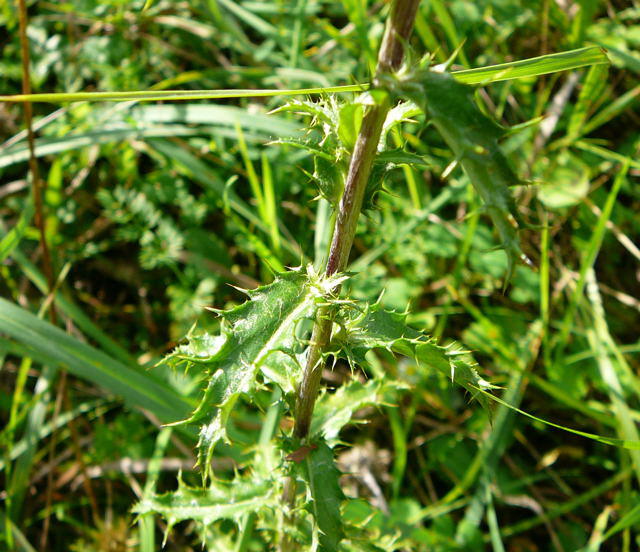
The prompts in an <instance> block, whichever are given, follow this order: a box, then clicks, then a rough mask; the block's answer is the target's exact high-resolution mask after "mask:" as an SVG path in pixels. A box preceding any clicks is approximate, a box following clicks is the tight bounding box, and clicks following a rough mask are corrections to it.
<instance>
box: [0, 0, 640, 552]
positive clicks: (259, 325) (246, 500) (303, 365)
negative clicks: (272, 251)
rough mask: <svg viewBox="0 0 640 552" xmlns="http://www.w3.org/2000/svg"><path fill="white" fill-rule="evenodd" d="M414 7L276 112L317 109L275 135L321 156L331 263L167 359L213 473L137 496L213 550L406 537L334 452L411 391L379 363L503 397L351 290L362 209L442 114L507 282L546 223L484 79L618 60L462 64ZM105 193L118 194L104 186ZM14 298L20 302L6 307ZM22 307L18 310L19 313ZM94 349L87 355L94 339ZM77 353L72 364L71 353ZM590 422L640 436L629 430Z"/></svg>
mask: <svg viewBox="0 0 640 552" xmlns="http://www.w3.org/2000/svg"><path fill="white" fill-rule="evenodd" d="M418 7H419V0H394V1H393V2H392V3H391V5H390V9H389V15H388V19H387V22H386V28H385V33H384V37H383V39H382V43H381V45H380V50H379V53H378V60H377V67H376V70H375V74H374V75H373V78H372V81H371V83H368V84H365V85H358V86H351V87H337V88H334V89H323V90H305V91H300V90H297V91H296V90H293V91H289V95H294V94H301V93H302V92H305V93H315V92H321V93H322V94H323V96H322V97H321V98H320V99H316V100H301V99H295V100H291V101H289V102H288V103H286V104H285V105H283V106H281V107H279V108H278V109H276V110H275V111H274V112H278V111H287V112H295V113H297V114H301V115H302V116H305V117H307V118H308V120H309V125H308V126H309V131H310V132H309V133H308V134H307V135H306V136H305V137H303V138H295V139H294V138H291V139H285V138H281V139H279V140H277V141H275V143H280V144H288V145H290V146H292V147H296V148H302V149H304V150H306V151H307V152H308V153H309V154H310V155H312V156H313V167H314V170H313V173H308V176H309V177H310V179H311V181H313V182H314V183H315V184H316V185H317V187H318V196H320V197H321V198H322V199H323V201H326V202H327V203H328V204H329V205H330V207H331V209H332V216H331V217H330V220H331V221H332V222H333V229H332V233H331V239H330V244H329V247H328V251H327V255H326V262H324V263H322V266H319V263H316V264H315V265H313V264H311V263H308V264H306V263H303V265H302V266H299V267H296V268H289V269H285V270H282V271H276V273H275V275H274V279H273V281H272V282H271V283H269V284H267V285H264V286H260V287H257V288H255V289H243V290H242V291H243V292H244V293H245V294H246V295H247V300H246V301H245V302H244V303H242V304H240V305H239V306H236V307H233V308H230V309H227V310H218V309H211V310H212V311H213V313H214V314H213V315H215V316H217V317H218V318H219V321H220V331H219V333H217V334H210V333H207V332H204V331H202V330H200V329H198V328H194V329H193V330H192V331H191V332H190V333H189V335H187V337H186V339H185V340H184V343H182V344H181V345H179V346H178V347H177V348H176V349H175V350H174V351H173V352H171V353H170V354H169V355H168V357H166V359H165V360H164V361H163V362H164V363H165V364H167V365H169V366H171V367H173V368H175V369H178V370H183V369H184V370H188V371H190V372H191V373H196V374H200V375H201V377H202V387H203V389H202V392H201V397H200V401H199V403H198V405H197V407H196V408H195V410H193V412H192V413H191V414H190V415H189V416H188V417H186V418H184V419H180V420H178V419H175V420H173V421H172V423H170V424H168V425H170V426H187V427H189V426H191V425H194V424H195V425H198V426H199V433H198V442H197V450H198V454H197V466H198V468H199V470H200V473H201V475H202V484H201V485H200V486H197V487H193V486H189V485H188V484H187V483H185V482H184V481H183V480H182V477H180V478H179V483H178V489H177V490H176V491H173V492H170V493H165V494H153V493H146V494H145V496H144V497H143V498H142V499H141V500H140V502H139V503H138V504H137V505H136V506H135V508H134V511H135V512H136V513H137V514H138V515H139V516H141V517H144V516H145V515H147V514H159V515H161V516H162V517H163V518H165V520H166V522H167V533H168V532H170V531H171V530H172V528H173V527H174V526H175V525H176V524H177V523H179V522H182V521H193V522H195V523H196V525H197V527H198V530H199V534H200V537H201V539H202V541H203V543H204V544H205V545H206V546H208V547H209V548H210V549H211V550H214V549H215V550H217V549H226V550H231V549H235V550H247V549H249V548H248V547H249V544H248V543H249V542H250V540H251V538H252V533H253V532H254V530H255V531H258V530H259V531H260V537H259V540H260V541H261V542H262V543H263V544H264V545H265V546H268V547H271V548H276V547H277V548H278V549H279V550H281V551H288V550H299V549H303V548H310V549H312V550H322V551H326V552H332V551H338V550H345V551H347V550H354V551H355V550H372V551H375V550H399V549H402V548H403V547H406V546H410V545H408V544H407V543H406V542H404V541H403V537H402V535H400V533H399V532H397V531H394V530H393V529H385V530H382V529H380V528H379V527H378V528H375V529H370V528H368V527H367V519H368V517H371V516H373V515H374V513H375V511H374V509H373V508H372V507H370V506H367V507H365V508H364V510H363V511H357V508H360V507H361V506H362V505H361V504H359V503H356V501H353V500H351V499H349V498H348V497H346V496H345V494H344V493H343V491H342V488H341V485H340V481H339V479H340V475H341V474H340V471H339V469H338V467H337V464H336V453H335V449H336V447H337V446H340V445H342V444H343V443H342V442H341V441H340V435H341V431H342V430H343V428H344V427H345V426H347V425H348V424H350V423H351V422H352V418H353V415H354V413H355V412H357V411H358V410H360V409H362V408H364V407H370V406H374V407H379V406H382V405H388V404H392V403H393V401H394V400H395V399H396V398H397V396H398V394H399V392H400V391H402V390H406V389H408V388H409V389H410V387H411V381H410V378H405V377H402V376H401V375H399V374H398V373H397V371H391V370H390V371H389V373H387V372H386V371H385V370H384V369H383V368H384V366H385V365H389V364H393V363H396V362H401V361H400V359H401V358H403V359H404V361H405V362H408V363H410V364H411V365H412V367H414V369H415V371H417V372H419V373H420V374H436V375H438V377H442V378H444V379H446V381H447V382H450V383H451V384H452V385H456V386H459V387H460V388H462V392H463V393H464V395H465V396H466V397H467V398H468V399H469V400H474V401H476V403H477V404H478V406H479V407H481V408H489V406H490V403H491V402H492V401H498V402H501V403H503V404H504V402H503V401H502V400H501V399H498V398H497V397H494V396H493V395H492V390H493V389H495V387H494V386H493V385H492V384H491V383H489V382H488V381H487V380H486V379H485V378H484V377H483V376H482V375H481V369H480V368H479V367H478V366H477V364H476V362H475V361H474V359H473V356H472V354H471V352H470V351H468V350H467V349H466V348H465V347H464V346H462V345H460V344H457V343H452V342H449V343H448V344H446V345H444V344H442V343H439V342H438V340H436V339H435V338H433V337H432V336H430V335H427V334H426V333H425V332H423V331H421V329H420V328H419V327H417V326H416V325H412V324H409V323H408V321H407V318H408V313H407V312H405V313H399V312H395V311H392V310H387V309H385V308H384V307H383V305H382V303H381V302H380V301H377V302H367V301H364V300H359V299H356V298H355V297H350V296H349V294H348V293H347V292H345V290H344V289H343V288H345V287H347V286H346V285H345V284H346V283H347V282H348V281H349V279H351V278H354V277H355V276H356V275H354V274H353V273H352V272H350V271H349V257H350V252H351V249H352V246H353V242H354V238H355V236H356V232H357V229H358V220H359V217H360V215H361V213H362V211H363V210H367V209H375V208H376V201H375V200H376V196H377V195H378V194H379V193H381V191H383V185H384V181H385V178H386V176H387V175H388V173H389V172H390V171H391V170H392V169H394V168H396V167H398V166H401V165H411V166H415V167H420V168H423V169H424V168H425V167H426V168H429V165H430V161H429V159H427V158H425V157H421V156H419V155H416V154H414V153H412V152H410V151H408V150H406V149H405V148H402V147H398V146H397V144H396V145H395V146H393V147H392V146H391V145H390V144H391V140H390V136H391V135H392V134H393V133H394V132H395V131H397V130H398V129H399V128H400V127H401V125H403V124H404V123H406V122H408V121H411V122H413V123H414V124H415V123H418V124H421V125H423V126H427V125H433V126H434V127H435V129H436V130H437V132H438V134H439V136H440V138H441V140H442V142H443V144H444V145H445V146H446V147H447V148H448V149H449V150H450V153H451V158H450V164H449V168H448V169H447V170H446V171H445V173H444V174H441V175H440V177H441V178H442V180H443V181H446V177H447V176H448V174H450V173H451V172H452V171H453V170H455V168H456V167H457V166H458V165H459V166H460V167H461V169H462V171H463V172H464V175H466V178H467V179H468V181H469V182H470V183H471V185H472V186H473V188H474V190H475V192H476V193H477V196H478V198H479V202H480V203H481V205H482V211H483V212H485V213H486V214H487V215H488V216H489V217H490V219H491V221H492V223H493V226H494V229H495V233H496V234H497V236H498V239H499V242H500V245H499V246H498V247H499V248H500V249H502V250H504V253H505V255H506V259H507V270H506V273H505V274H504V276H503V281H504V286H505V288H506V286H507V285H508V283H509V281H510V280H511V278H512V277H513V274H514V271H515V268H516V266H517V264H518V263H531V261H529V259H528V257H527V256H526V255H525V253H524V252H523V247H522V245H521V232H522V231H523V230H524V229H527V228H529V229H531V228H535V227H532V226H531V225H528V224H527V223H526V222H524V221H523V217H522V216H521V215H520V213H519V209H518V205H517V199H516V195H515V193H514V190H515V189H516V188H517V187H518V186H526V185H527V184H526V182H525V179H524V178H522V177H521V176H519V175H518V171H517V169H516V166H517V164H516V163H515V162H514V160H512V159H510V158H509V155H508V154H507V153H506V151H505V149H504V148H503V143H504V140H505V138H506V137H507V136H509V135H511V134H513V133H514V132H518V131H519V130H521V128H522V127H518V128H516V129H507V128H504V127H503V126H501V125H499V124H498V123H497V122H496V121H495V120H494V119H493V118H492V117H491V115H490V114H488V113H487V109H486V106H483V105H482V104H481V103H480V102H479V101H478V98H477V97H476V93H475V88H474V87H473V85H483V84H490V83H492V82H495V81H500V80H508V79H514V78H519V77H522V76H525V77H535V76H537V75H540V74H543V73H549V72H554V71H560V70H567V69H573V68H577V67H582V66H588V65H590V66H597V65H602V64H605V63H607V59H606V57H605V56H604V54H603V53H602V51H601V50H600V49H598V48H585V49H581V50H576V51H574V52H569V53H566V54H562V55H559V56H556V57H554V56H546V57H545V58H544V59H533V60H524V61H522V62H514V63H510V64H505V65H504V66H495V67H488V68H481V69H475V70H466V71H452V70H451V69H452V63H453V61H454V60H453V59H451V60H450V61H449V62H448V63H445V64H441V65H436V64H435V62H434V58H433V56H432V55H430V54H427V55H426V56H424V57H423V58H422V60H420V61H416V60H415V54H414V52H411V50H410V48H409V44H410V40H411V33H412V29H413V26H414V20H415V17H416V12H417V10H418ZM354 91H357V92H358V93H359V95H358V96H357V97H356V98H355V99H351V100H344V99H341V98H340V97H339V96H338V95H336V94H334V93H335V92H354ZM262 92H265V91H262ZM252 94H253V95H263V96H264V95H284V94H283V93H282V91H269V92H268V94H267V93H266V92H265V93H257V92H255V91H253V92H252V91H242V92H235V93H234V92H233V91H231V92H230V91H213V92H212V91H195V92H181V91H165V92H138V93H100V94H96V95H94V96H91V95H90V94H82V93H79V94H70V95H64V94H61V95H54V96H55V97H53V96H51V95H45V96H40V97H38V95H27V96H16V97H0V100H6V101H27V102H29V101H33V100H37V99H41V100H46V101H72V100H85V99H106V100H131V99H137V100H160V99H162V100H183V99H206V98H214V99H215V98H220V97H240V96H250V95H252ZM329 94H331V95H329ZM535 123H536V121H533V122H532V123H531V124H535ZM312 131H313V132H312ZM445 185H446V183H445ZM225 193H226V190H225ZM230 195H231V199H230V200H229V202H228V205H230V206H231V207H230V209H231V210H235V211H237V212H241V213H243V214H245V213H246V212H247V209H246V206H245V205H244V204H243V203H241V202H240V201H239V199H238V198H237V197H236V196H235V195H233V194H232V193H230ZM102 199H103V200H104V203H108V202H111V203H115V200H113V199H111V198H110V196H109V194H106V193H105V194H103V197H102ZM276 237H277V232H276ZM276 241H277V240H276V239H274V243H275V242H276ZM13 308H14V309H15V308H16V307H13ZM6 309H7V312H9V311H10V309H11V307H8V306H7V307H6ZM11 312H14V313H15V311H11ZM213 315H212V316H213ZM22 316H24V315H22ZM8 318H11V317H8ZM14 318H15V320H18V318H19V315H18V314H16V315H15V316H14ZM25 325H26V323H22V326H20V324H18V322H15V323H13V325H12V322H11V321H10V320H9V321H7V322H6V323H5V326H4V327H3V330H4V331H6V332H7V333H8V334H10V335H12V336H13V337H14V338H15V339H16V340H23V341H24V342H25V343H26V345H27V346H34V343H35V342H33V341H32V342H29V341H28V340H29V339H33V336H31V334H28V333H25V334H24V335H21V333H20V332H21V330H22V329H23V327H24V326H25ZM34 327H36V328H40V326H37V325H35V324H34ZM43 331H44V330H43ZM53 354H54V353H52V355H53ZM83 354H84V356H85V357H86V356H89V355H88V354H86V351H83ZM381 359H382V360H381ZM64 361H66V362H68V360H67V359H66V358H65V359H64ZM338 363H346V364H347V365H348V366H349V367H350V369H351V373H352V374H353V375H354V377H353V378H352V379H351V380H350V381H347V382H346V383H344V384H343V385H342V386H341V387H339V388H338V389H337V390H336V391H335V392H330V391H329V390H328V389H326V388H323V387H322V377H323V374H325V373H326V371H330V370H332V369H333V367H334V366H336V365H337V364H338ZM70 366H71V369H74V366H75V365H74V364H72V363H70ZM381 366H382V367H383V368H381ZM75 369H77V370H78V371H79V370H80V369H78V368H75ZM98 370H99V368H98ZM98 374H99V375H101V373H100V372H98ZM356 375H359V376H360V377H356ZM104 381H105V382H106V383H104V385H105V386H106V387H109V385H111V386H112V387H115V386H116V384H114V383H112V382H111V380H109V379H108V378H105V380H104ZM139 387H144V386H143V385H142V384H140V385H139ZM265 390H268V392H270V393H271V399H270V402H269V404H268V405H266V407H265V405H264V404H262V403H261V402H260V400H259V397H262V396H264V391H265ZM157 395H158V398H157V400H156V401H155V402H154V401H153V400H150V401H149V402H148V403H145V404H144V406H145V408H148V409H150V410H154V409H157V410H162V409H165V410H166V408H165V407H167V406H175V405H171V404H170V403H171V395H170V393H167V394H166V396H165V395H162V393H161V392H160V391H158V393H157ZM154 400H155V399H154ZM239 401H240V402H248V403H252V404H254V405H255V406H256V407H257V408H264V410H266V412H265V413H264V416H263V424H262V428H261V431H260V436H259V439H258V442H257V443H255V446H253V447H252V448H251V451H250V456H251V460H250V462H249V466H250V467H246V468H244V469H239V470H237V471H236V473H235V477H234V478H233V479H231V480H223V479H222V478H220V477H219V475H218V474H217V473H216V471H215V469H214V468H213V465H214V459H215V455H216V452H217V450H220V447H223V446H224V445H225V444H229V443H231V442H232V441H233V439H234V437H233V432H232V431H231V430H230V425H231V423H230V420H231V418H232V414H233V410H234V408H235V407H236V406H237V405H238V404H239ZM507 406H508V405H507ZM182 407H184V405H183V404H181V405H178V406H176V407H175V408H174V409H172V410H171V415H172V416H173V414H174V412H175V411H180V410H184V408H182ZM536 419H537V418H536ZM578 433H580V432H578ZM580 434H581V435H584V436H588V437H591V438H596V439H597V440H600V441H602V442H608V443H610V444H616V445H620V446H627V447H628V448H633V445H632V444H630V443H628V442H625V443H622V442H617V441H615V440H613V439H609V440H606V439H602V438H599V437H598V436H593V435H587V434H585V433H580ZM479 469H480V468H476V471H475V472H473V473H474V474H477V473H478V470H479ZM471 471H473V470H470V472H471ZM461 488H462V487H461ZM224 520H230V521H232V522H234V523H235V525H236V526H237V531H236V532H232V534H233V537H230V536H229V535H227V534H225V535H220V534H217V533H216V530H215V528H216V527H217V526H218V525H217V524H218V523H219V522H221V521H224Z"/></svg>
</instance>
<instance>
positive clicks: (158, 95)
mask: <svg viewBox="0 0 640 552" xmlns="http://www.w3.org/2000/svg"><path fill="white" fill-rule="evenodd" d="M602 63H609V60H608V58H607V56H606V54H605V52H604V50H603V49H602V48H600V47H598V46H590V47H587V48H579V49H577V50H570V51H567V52H560V53H557V54H548V55H546V56H540V57H535V58H531V59H525V60H520V61H513V62H509V63H501V64H499V65H491V66H488V67H478V68H475V69H465V70H464V71H457V72H454V73H453V75H454V76H455V77H456V78H457V79H458V80H459V81H460V82H463V83H465V84H488V83H490V82H498V81H504V80H510V79H521V78H528V77H537V76H539V75H544V74H548V73H556V72H558V71H567V70H570V69H577V68H579V67H585V66H588V65H597V64H602ZM368 86H369V85H368V84H350V85H346V86H329V87H317V88H300V89H296V90H293V89H289V90H278V89H257V90H135V91H131V92H70V93H64V92H63V93H55V94H16V95H13V96H0V102H49V103H67V102H81V101H93V102H96V101H98V102H104V101H116V102H124V101H158V100H182V101H184V100H219V99H224V98H257V97H265V96H298V95H310V94H330V93H341V92H361V91H363V90H366V89H367V88H368Z"/></svg>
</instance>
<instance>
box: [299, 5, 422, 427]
mask: <svg viewBox="0 0 640 552" xmlns="http://www.w3.org/2000/svg"><path fill="white" fill-rule="evenodd" d="M419 3H420V0H394V2H393V5H392V7H391V13H390V15H389V19H388V21H387V28H386V30H385V35H384V38H383V40H382V44H381V46H380V52H379V55H378V67H377V71H376V78H375V79H374V91H373V97H374V98H376V101H375V103H374V105H371V106H369V107H368V108H367V111H366V113H365V116H364V118H363V121H362V126H361V128H360V133H359V135H358V139H357V141H356V145H355V147H354V150H353V154H352V156H351V161H350V164H349V172H348V174H347V179H346V182H345V189H344V193H343V195H342V199H341V200H340V205H339V207H338V214H337V217H336V222H335V227H334V231H333V239H332V242H331V249H330V252H329V259H328V261H327V267H326V274H327V276H330V275H332V274H335V273H337V272H340V271H343V270H344V269H345V268H346V266H347V262H348V260H349V253H350V252H351V246H352V245H353V238H354V236H355V233H356V227H357V224H358V217H359V216H360V211H361V210H362V201H363V199H364V194H365V190H366V188H367V182H368V181H369V176H370V174H371V167H372V165H373V161H374V159H375V156H376V153H377V149H378V143H379V142H380V135H381V134H382V126H383V124H384V121H385V119H386V117H387V113H388V112H389V108H390V102H389V95H388V94H387V93H385V92H383V91H382V90H380V88H381V87H380V77H381V76H382V75H384V74H388V73H393V72H395V71H397V70H398V69H399V68H400V65H401V63H402V57H403V53H404V46H405V44H406V42H407V40H408V38H409V35H410V34H411V30H412V28H413V23H414V20H415V16H416V12H417V9H418V4H419ZM376 88H377V89H378V91H376V90H375V89H376ZM376 92H383V93H376ZM330 315H331V313H330V312H329V311H328V309H326V308H322V309H320V310H319V311H318V313H317V315H316V321H315V324H314V328H313V334H312V336H311V346H310V348H309V351H308V356H307V363H306V367H305V371H304V375H303V378H302V382H301V384H300V387H299V389H298V394H297V398H296V422H295V428H294V434H295V435H296V437H299V438H301V439H304V438H306V437H307V436H308V434H309V428H310V426H311V417H312V415H313V408H314V405H315V401H316V397H317V396H318V390H319V387H320V380H321V378H322V369H323V366H324V362H323V361H322V353H323V351H324V350H325V348H326V346H327V344H328V343H329V340H330V339H331V329H332V319H331V316H330Z"/></svg>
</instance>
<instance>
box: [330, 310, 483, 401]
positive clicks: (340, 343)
mask: <svg viewBox="0 0 640 552" xmlns="http://www.w3.org/2000/svg"><path fill="white" fill-rule="evenodd" d="M337 322H338V324H339V325H340V331H338V332H337V333H336V334H335V337H334V339H332V351H334V354H336V355H340V356H343V357H346V358H347V360H349V362H355V363H358V364H366V359H365V354H366V353H367V352H368V351H369V350H371V349H386V350H388V351H391V352H394V353H397V354H401V355H404V356H408V357H411V358H413V359H415V361H416V362H417V363H418V365H419V366H420V367H421V368H425V369H429V368H430V369H435V370H437V371H439V372H441V373H442V374H444V375H446V376H447V377H448V378H451V380H452V381H453V382H454V383H456V384H458V385H460V386H462V387H464V388H465V389H466V390H467V391H469V392H470V393H471V395H472V396H473V397H474V398H476V399H477V400H478V401H479V402H480V404H482V406H484V407H487V406H488V399H487V398H486V397H485V395H484V394H483V393H481V392H479V389H482V390H489V389H492V388H493V386H492V385H491V384H490V383H488V382H487V381H485V380H484V379H482V378H481V377H480V375H479V374H478V372H477V371H476V369H475V362H474V361H473V359H472V358H471V356H470V355H469V354H468V353H467V352H466V351H463V350H462V349H460V348H459V347H457V346H456V345H455V344H451V345H448V346H447V347H442V346H440V345H436V343H435V342H434V341H433V340H432V339H431V338H429V337H428V336H427V335H426V334H423V333H422V332H419V331H417V330H415V329H413V328H411V327H409V326H407V324H406V322H405V316H404V315H403V314H399V313H396V312H389V311H385V310H384V309H383V308H382V307H381V306H380V305H379V304H375V305H373V306H371V307H367V308H365V309H364V310H361V311H357V310H356V309H355V308H351V309H343V310H342V312H341V317H339V318H338V319H337Z"/></svg>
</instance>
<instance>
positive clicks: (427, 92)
mask: <svg viewBox="0 0 640 552" xmlns="http://www.w3.org/2000/svg"><path fill="white" fill-rule="evenodd" d="M415 79H416V81H417V82H418V83H419V84H418V85H417V89H416V90H415V91H414V90H411V96H412V98H413V100H414V101H415V102H416V103H419V104H420V105H422V106H423V108H424V109H425V110H426V112H427V113H428V114H429V117H430V120H431V121H432V122H433V124H434V125H435V127H436V128H437V129H438V132H439V133H440V134H441V135H442V137H443V139H444V140H445V142H446V143H447V145H448V146H449V147H450V148H451V150H452V151H453V153H454V154H455V161H456V162H459V163H460V164H461V165H462V167H463V168H464V170H465V172H466V173H467V175H468V176H469V180H470V181H471V183H472V184H473V187H474V188H475V189H476V191H477V192H478V194H479V195H480V198H481V199H482V202H483V205H484V208H485V209H486V211H487V213H488V214H489V216H490V217H491V220H492V221H493V223H494V225H495V226H496V229H497V230H498V233H499V234H500V239H501V240H502V243H501V247H502V248H503V249H504V250H505V252H506V254H507V274H506V277H505V285H506V283H508V282H509V281H510V280H511V278H512V276H513V272H514V269H515V264H516V262H518V261H519V260H521V259H523V260H527V259H526V257H525V256H524V254H523V253H522V250H521V248H520V241H519V238H518V234H517V228H516V227H514V225H515V224H516V223H517V221H519V220H520V217H519V215H518V212H517V209H516V206H515V202H514V199H513V196H512V194H511V191H510V186H515V185H517V184H520V180H519V179H518V177H517V176H516V175H515V173H514V171H513V169H512V167H511V165H510V164H509V161H508V160H507V158H506V156H505V155H504V153H503V151H502V149H501V147H500V145H499V141H500V140H501V139H503V138H504V136H505V134H506V132H505V130H504V129H503V128H502V127H500V126H499V125H498V124H497V123H496V122H495V121H493V120H491V119H490V118H489V117H487V116H486V115H485V114H483V113H482V111H480V109H479V108H478V106H477V104H476V102H475V100H474V98H473V88H472V87H470V86H466V85H464V84H461V83H459V82H458V81H456V79H455V78H454V77H453V76H451V74H450V73H446V72H436V71H434V70H430V71H424V72H422V73H420V74H418V75H416V77H415ZM409 86H413V85H412V84H410V85H409Z"/></svg>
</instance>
